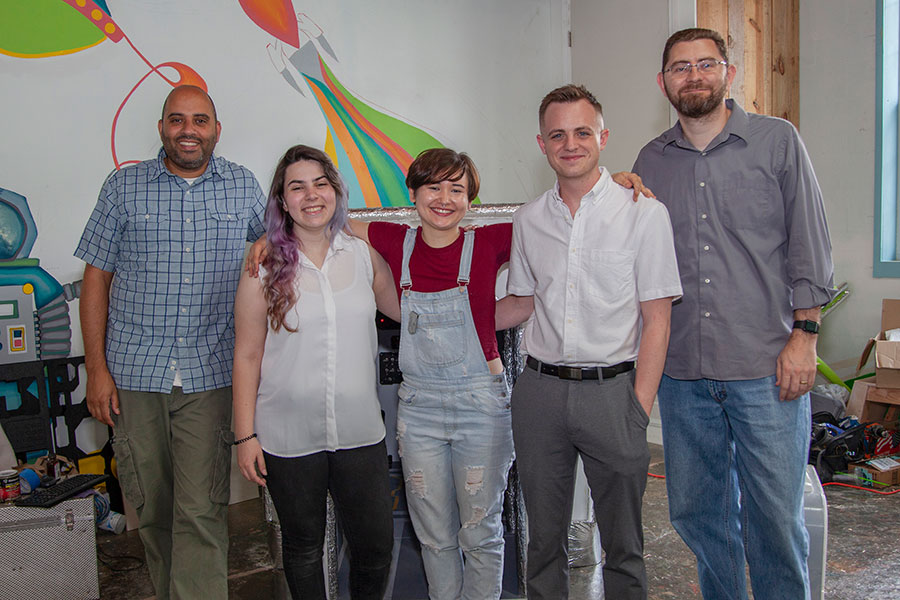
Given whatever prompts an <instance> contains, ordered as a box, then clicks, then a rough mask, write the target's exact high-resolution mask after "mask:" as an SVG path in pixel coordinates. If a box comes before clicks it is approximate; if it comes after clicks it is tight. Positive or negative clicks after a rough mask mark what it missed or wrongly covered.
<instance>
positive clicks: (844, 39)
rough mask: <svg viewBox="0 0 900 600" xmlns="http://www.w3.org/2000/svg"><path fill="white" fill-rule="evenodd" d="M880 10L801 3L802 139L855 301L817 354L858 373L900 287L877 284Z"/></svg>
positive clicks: (841, 0) (815, 0) (829, 323)
mask: <svg viewBox="0 0 900 600" xmlns="http://www.w3.org/2000/svg"><path fill="white" fill-rule="evenodd" d="M875 50H876V48H875V2H846V0H802V1H801V2H800V133H801V135H802V136H803V139H804V141H805V142H806V147H807V149H808V150H809V154H810V157H811V158H812V162H813V165H814V166H815V169H816V175H817V177H818V179H819V184H820V185H821V187H822V192H823V194H824V196H825V206H826V210H827V214H828V225H829V228H830V230H831V242H832V246H833V256H834V270H835V282H836V283H840V282H842V281H846V282H848V283H849V284H850V289H851V294H852V295H851V297H850V298H849V299H848V300H847V301H846V302H844V303H843V304H842V305H841V306H840V307H838V308H837V309H835V311H834V312H833V313H832V314H831V315H830V316H829V317H828V319H827V320H826V321H825V327H824V333H823V334H822V336H821V340H820V345H819V353H820V355H822V357H823V358H824V359H825V360H826V361H827V362H829V363H830V364H831V365H832V366H836V367H838V368H839V372H840V374H842V375H849V374H850V373H852V368H850V365H851V363H855V361H856V358H857V357H858V356H859V353H860V351H861V350H862V348H863V345H864V344H865V340H866V339H867V338H868V337H869V336H871V335H873V334H874V333H877V331H878V329H879V324H880V322H881V299H882V298H898V297H900V280H897V279H887V278H882V279H876V278H874V277H872V261H873V251H872V244H873V236H874V218H875V170H874V161H875Z"/></svg>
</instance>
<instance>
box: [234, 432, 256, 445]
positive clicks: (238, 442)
mask: <svg viewBox="0 0 900 600" xmlns="http://www.w3.org/2000/svg"><path fill="white" fill-rule="evenodd" d="M255 437H256V434H255V433H253V434H250V435H248V436H247V437H245V438H241V439H239V440H235V441H234V445H235V446H237V445H238V444H243V443H244V442H249V441H250V440H252V439H253V438H255Z"/></svg>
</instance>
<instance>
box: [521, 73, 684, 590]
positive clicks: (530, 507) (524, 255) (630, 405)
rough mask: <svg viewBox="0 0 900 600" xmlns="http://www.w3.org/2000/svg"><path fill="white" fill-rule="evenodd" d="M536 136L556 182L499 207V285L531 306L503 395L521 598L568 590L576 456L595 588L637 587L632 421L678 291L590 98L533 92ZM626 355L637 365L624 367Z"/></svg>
mask: <svg viewBox="0 0 900 600" xmlns="http://www.w3.org/2000/svg"><path fill="white" fill-rule="evenodd" d="M539 117H540V135H538V138H537V141H538V144H539V145H540V147H541V151H542V152H543V153H544V154H545V155H546V156H547V161H548V162H549V163H550V166H551V167H552V168H553V170H554V171H555V172H556V175H557V184H556V185H555V186H554V188H553V189H551V190H549V191H547V192H546V193H545V194H543V195H542V196H541V197H539V198H538V199H536V200H534V201H533V202H530V203H528V204H526V205H525V206H523V207H522V208H521V209H519V210H518V211H517V212H516V214H515V217H514V218H513V248H512V257H511V262H510V270H509V287H508V290H509V293H510V294H512V295H513V296H515V297H518V301H519V302H521V304H522V305H523V306H524V307H526V308H528V307H530V306H531V304H532V303H533V306H534V318H533V320H532V321H530V322H529V323H528V325H527V326H526V329H525V350H526V351H527V353H528V357H527V359H526V365H527V368H526V369H525V371H524V372H523V373H522V375H521V376H520V377H519V379H518V381H517V383H516V386H515V389H514V391H513V398H512V422H513V436H514V439H515V447H516V456H517V462H518V468H519V476H520V478H521V482H522V487H523V492H524V497H525V506H526V509H527V511H528V532H529V541H528V562H527V565H528V568H527V588H528V598H529V599H530V600H540V599H545V598H546V599H552V600H559V599H564V598H567V597H568V560H567V532H568V525H569V521H570V517H571V512H572V498H573V487H574V481H575V464H576V459H577V457H578V456H579V455H580V456H581V458H582V460H583V462H584V470H585V474H586V475H587V480H588V483H589V485H590V487H591V494H592V497H593V501H594V509H595V513H596V515H597V523H598V526H599V529H600V541H601V544H602V545H603V549H604V550H605V552H606V562H605V563H604V565H603V585H604V593H605V597H607V598H616V599H617V600H618V599H626V600H627V599H632V598H635V599H643V598H646V597H647V585H646V571H645V569H644V562H643V533H642V529H641V499H642V497H643V494H644V489H645V487H646V481H647V468H648V466H649V460H650V454H649V451H648V449H647V443H646V427H647V424H648V422H649V416H648V415H649V414H650V409H651V407H652V406H653V402H654V399H655V397H656V389H657V386H658V385H659V379H660V376H661V374H662V369H663V363H664V360H665V356H666V346H667V344H668V340H669V316H670V313H671V305H672V300H673V299H675V298H677V297H679V296H680V295H681V284H680V282H679V277H678V268H677V264H676V260H675V248H674V243H673V240H672V228H671V225H670V223H669V216H668V213H667V212H666V209H665V207H664V206H663V205H662V204H660V203H659V202H657V201H656V200H653V199H649V198H641V199H640V200H639V201H638V202H633V201H632V196H631V192H630V191H629V190H626V189H625V188H623V187H621V186H618V185H616V184H615V183H614V182H613V181H612V178H611V177H610V174H609V171H608V170H607V169H605V168H602V167H600V166H599V160H600V157H599V155H600V152H601V150H603V147H604V146H605V145H606V141H607V138H608V136H609V130H607V129H605V128H604V123H603V114H602V109H601V106H600V103H599V102H597V100H596V99H595V98H594V96H593V95H592V94H591V93H590V92H589V91H588V90H586V89H585V88H584V87H583V86H575V85H567V86H563V87H561V88H558V89H556V90H553V91H552V92H550V93H549V94H548V95H547V96H546V97H545V98H544V100H543V101H542V102H541V107H540V112H539ZM635 360H636V361H637V368H635Z"/></svg>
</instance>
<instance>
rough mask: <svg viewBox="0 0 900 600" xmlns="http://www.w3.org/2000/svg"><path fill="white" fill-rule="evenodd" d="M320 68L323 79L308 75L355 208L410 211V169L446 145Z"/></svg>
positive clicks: (322, 65)
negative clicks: (424, 152) (422, 155)
mask: <svg viewBox="0 0 900 600" xmlns="http://www.w3.org/2000/svg"><path fill="white" fill-rule="evenodd" d="M319 68H320V73H319V74H315V75H314V74H311V73H303V74H302V75H303V79H304V81H306V84H307V85H308V86H309V89H310V90H311V91H312V93H313V95H314V96H315V98H316V102H318V104H319V108H320V109H321V110H322V114H323V116H324V117H325V121H326V122H327V124H328V140H327V141H326V151H328V150H329V149H330V150H331V151H330V152H329V154H330V155H331V158H332V160H334V162H335V164H336V165H337V166H338V168H339V169H340V170H341V174H342V175H343V176H344V179H345V180H347V184H348V187H349V189H350V207H351V208H363V207H366V208H377V207H381V206H409V205H410V200H409V192H408V190H407V188H406V172H407V170H408V169H409V165H410V164H411V163H412V161H413V158H414V157H415V156H417V155H418V154H419V153H420V152H421V151H422V150H426V149H428V148H437V147H443V144H441V143H440V142H439V141H438V140H437V139H435V138H434V137H433V136H431V135H429V134H428V133H426V132H424V131H422V130H421V129H418V128H417V127H414V126H412V125H410V124H408V123H405V122H403V121H401V120H400V119H397V118H394V117H391V116H388V115H386V114H384V113H382V112H380V111H377V110H375V109H373V108H372V107H370V106H368V105H367V104H365V103H364V102H362V101H360V100H359V99H358V98H356V97H354V96H353V95H352V94H351V93H350V92H349V91H348V90H347V89H346V88H345V87H344V86H343V85H341V83H340V82H339V81H338V80H337V78H336V77H335V76H334V73H332V71H331V69H329V68H328V65H326V64H325V61H324V60H322V57H321V56H319ZM345 165H349V167H350V168H349V169H348V168H342V167H344V166H345Z"/></svg>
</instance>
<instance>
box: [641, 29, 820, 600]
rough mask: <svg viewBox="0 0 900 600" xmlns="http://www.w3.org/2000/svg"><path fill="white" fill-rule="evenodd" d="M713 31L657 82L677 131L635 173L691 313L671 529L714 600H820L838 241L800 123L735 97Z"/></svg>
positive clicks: (670, 427) (684, 35)
mask: <svg viewBox="0 0 900 600" xmlns="http://www.w3.org/2000/svg"><path fill="white" fill-rule="evenodd" d="M734 76H735V67H734V66H733V65H731V64H729V63H728V58H727V55H726V49H725V43H724V41H723V40H722V37H721V36H720V35H719V34H718V33H716V32H715V31H711V30H708V29H685V30H683V31H679V32H677V33H675V34H673V35H672V36H671V37H670V38H669V39H668V41H667V42H666V45H665V49H664V50H663V60H662V72H661V73H659V74H658V75H657V82H658V83H659V86H660V88H661V89H662V91H663V93H664V94H665V95H666V97H667V98H668V99H669V101H670V102H671V103H672V105H673V106H674V107H675V110H676V111H677V112H678V123H676V124H675V126H674V127H672V128H671V129H669V130H668V131H666V132H664V133H663V134H662V135H660V136H659V137H658V138H656V139H655V140H653V141H651V142H650V143H649V144H647V145H646V146H645V147H644V148H643V149H642V150H641V152H640V154H639V156H638V158H637V161H636V162H635V165H634V171H635V172H637V173H638V174H639V175H640V176H641V177H642V178H643V179H644V181H645V182H646V183H647V185H649V186H650V187H652V188H653V190H655V191H656V193H657V194H658V195H659V198H660V200H661V201H662V202H663V203H664V204H665V205H666V207H667V208H668V209H669V214H670V215H671V219H672V227H673V229H674V232H675V249H676V254H677V256H678V269H679V271H680V273H681V283H682V287H683V289H684V297H683V299H682V301H681V302H680V303H678V304H677V305H675V306H674V307H673V308H672V333H671V340H670V343H669V350H668V355H667V357H666V366H665V371H664V375H663V378H662V381H661V383H660V388H659V408H660V414H661V416H662V423H663V443H664V451H665V460H666V476H667V479H666V484H667V487H668V494H669V513H670V517H671V520H672V524H673V526H674V527H675V529H676V530H677V531H678V533H679V534H680V535H681V537H682V538H683V539H684V541H685V542H686V543H687V545H688V546H689V547H690V548H691V550H692V551H693V552H694V554H695V555H696V556H697V563H698V573H699V578H700V588H701V591H702V592H703V596H704V597H705V598H735V599H736V598H740V599H746V598H747V585H746V580H745V575H744V569H745V564H744V563H745V560H746V562H747V563H748V564H749V565H750V579H751V583H752V586H753V593H754V597H755V598H756V599H757V600H762V599H765V598H798V599H801V598H809V577H808V574H807V569H806V558H807V554H808V546H809V544H808V536H807V533H806V529H805V527H804V521H803V482H804V469H805V465H806V461H807V453H808V444H809V431H810V409H809V395H808V392H809V390H810V388H811V387H812V385H813V382H814V379H815V375H816V338H817V333H818V329H819V323H818V321H819V317H820V307H821V306H822V305H823V304H825V303H827V302H828V301H829V300H830V299H831V298H832V296H833V291H832V288H833V274H832V262H831V241H830V239H829V235H828V229H827V225H826V222H825V210H824V207H823V203H822V194H821V191H820V190H819V185H818V183H817V182H816V177H815V174H814V173H813V169H812V165H811V164H810V161H809V157H808V156H807V153H806V148H805V147H804V145H803V142H802V141H801V140H800V137H799V135H798V134H797V131H796V129H795V128H794V127H793V126H792V125H791V124H790V123H788V122H787V121H783V120H781V119H775V118H772V117H766V116H762V115H756V114H748V113H746V112H745V111H744V110H743V109H742V108H741V107H740V106H739V105H738V104H736V103H735V102H734V101H733V100H726V99H725V95H726V92H727V90H728V87H729V85H730V84H731V82H732V81H733V79H734Z"/></svg>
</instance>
